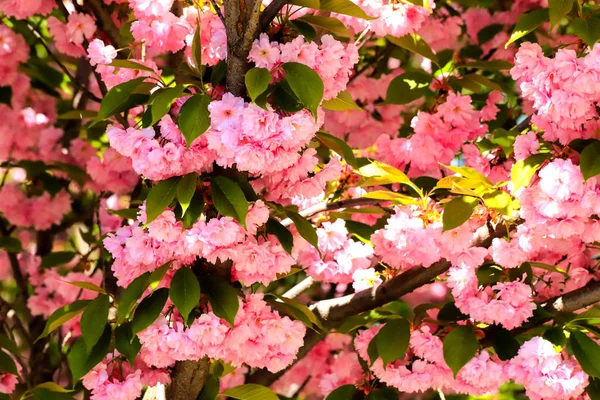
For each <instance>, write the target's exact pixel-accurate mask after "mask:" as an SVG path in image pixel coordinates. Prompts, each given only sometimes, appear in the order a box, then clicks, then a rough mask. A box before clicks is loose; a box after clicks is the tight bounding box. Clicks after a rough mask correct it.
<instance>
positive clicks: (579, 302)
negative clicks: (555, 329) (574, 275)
mask: <svg viewBox="0 0 600 400" xmlns="http://www.w3.org/2000/svg"><path fill="white" fill-rule="evenodd" d="M599 301H600V282H599V281H595V282H590V283H588V284H587V285H585V286H584V287H582V288H579V289H577V290H573V291H572V292H569V293H565V294H563V295H562V296H558V297H556V298H554V299H552V300H549V301H548V302H547V305H546V307H544V308H545V310H546V311H549V312H573V311H576V310H579V309H581V308H584V307H587V306H590V305H592V304H594V303H597V302H599Z"/></svg>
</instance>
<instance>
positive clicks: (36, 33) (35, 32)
mask: <svg viewBox="0 0 600 400" xmlns="http://www.w3.org/2000/svg"><path fill="white" fill-rule="evenodd" d="M27 25H28V26H29V29H30V30H31V33H33V35H34V36H35V37H36V38H37V39H38V41H39V42H40V43H41V44H42V46H44V49H46V51H47V52H48V54H49V55H50V57H52V59H53V60H54V61H55V62H56V64H57V65H58V67H59V68H60V69H61V70H62V71H63V72H64V73H65V75H67V77H69V80H70V81H71V82H73V85H75V87H76V88H78V89H79V90H82V91H84V92H86V94H87V96H88V98H89V99H90V100H93V101H95V102H96V103H100V102H101V101H102V99H100V98H98V97H97V96H96V95H94V94H93V93H92V92H91V91H90V90H89V89H88V88H87V87H86V86H85V85H82V84H81V83H80V82H79V81H78V80H77V79H76V78H75V77H74V76H73V75H72V74H71V71H69V69H68V68H67V67H66V66H65V65H64V64H63V63H62V62H61V61H60V59H59V58H58V57H57V56H56V55H55V54H54V53H53V52H52V50H50V47H49V46H48V45H47V44H46V41H45V40H44V38H43V37H42V35H41V33H40V32H39V31H38V30H37V28H36V27H35V26H33V25H32V24H31V23H30V22H29V21H27Z"/></svg>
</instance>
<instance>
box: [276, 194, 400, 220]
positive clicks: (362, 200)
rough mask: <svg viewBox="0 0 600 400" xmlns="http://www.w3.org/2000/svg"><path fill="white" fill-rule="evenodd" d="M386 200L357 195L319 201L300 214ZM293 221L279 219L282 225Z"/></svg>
mask: <svg viewBox="0 0 600 400" xmlns="http://www.w3.org/2000/svg"><path fill="white" fill-rule="evenodd" d="M386 201H388V200H378V199H369V198H366V197H359V198H356V199H346V200H338V201H333V202H331V203H319V204H315V205H314V206H312V207H308V208H307V209H306V210H303V211H301V212H300V215H302V216H303V217H306V218H309V217H312V216H313V215H315V214H318V213H320V212H323V211H333V210H339V209H341V208H349V207H356V206H365V205H374V204H379V203H383V202H386ZM293 223H294V222H293V221H292V220H291V219H289V218H286V219H284V220H283V221H281V224H282V225H283V226H290V225H292V224H293Z"/></svg>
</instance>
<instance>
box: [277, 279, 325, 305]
mask: <svg viewBox="0 0 600 400" xmlns="http://www.w3.org/2000/svg"><path fill="white" fill-rule="evenodd" d="M315 283H317V282H315V280H314V279H313V278H311V277H310V276H309V277H308V278H306V279H304V280H303V281H302V282H300V283H298V284H297V285H296V286H294V287H293V288H291V289H290V290H288V291H287V292H285V293H284V294H283V296H282V297H285V298H287V299H295V298H296V297H298V296H300V295H301V294H302V293H304V292H306V291H307V290H308V289H310V288H311V287H313V285H314V284H315Z"/></svg>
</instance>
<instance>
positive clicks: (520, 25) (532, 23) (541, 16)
mask: <svg viewBox="0 0 600 400" xmlns="http://www.w3.org/2000/svg"><path fill="white" fill-rule="evenodd" d="M549 16H550V15H549V13H548V9H547V8H538V9H537V10H533V11H531V12H529V13H527V14H523V15H520V16H519V22H517V24H516V25H515V29H514V30H513V32H512V34H511V35H510V38H509V39H508V42H506V44H505V45H504V48H505V49H507V48H508V45H509V44H511V43H512V42H514V41H516V40H518V39H520V38H522V37H523V36H525V35H527V34H528V33H529V32H531V31H533V30H534V29H536V28H537V27H538V26H540V25H541V24H542V23H543V22H545V21H547V20H548V18H549Z"/></svg>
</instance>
